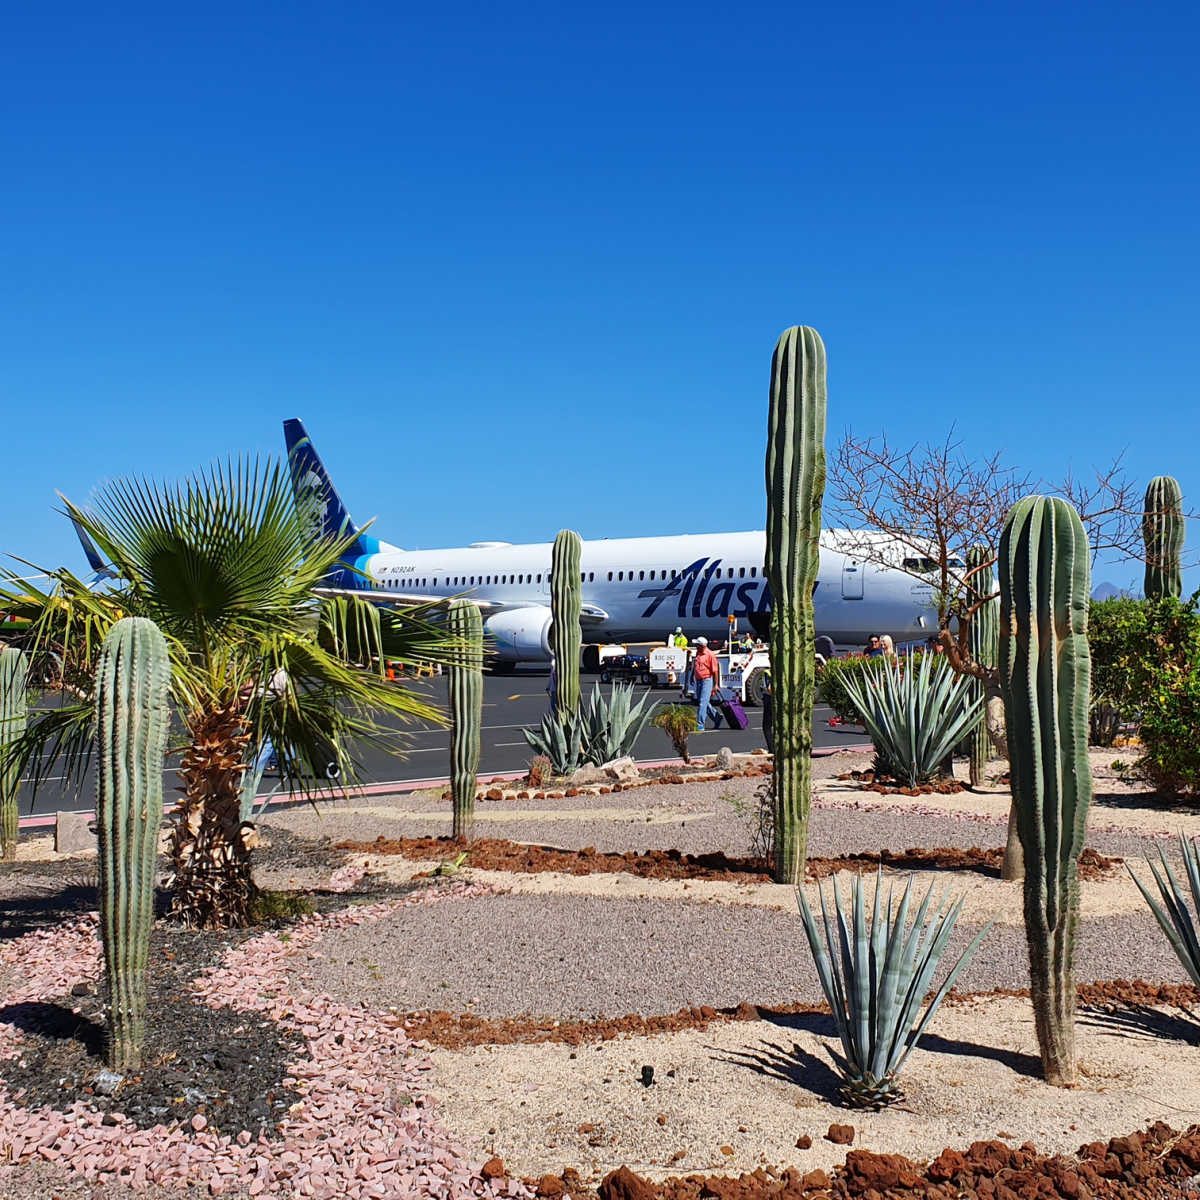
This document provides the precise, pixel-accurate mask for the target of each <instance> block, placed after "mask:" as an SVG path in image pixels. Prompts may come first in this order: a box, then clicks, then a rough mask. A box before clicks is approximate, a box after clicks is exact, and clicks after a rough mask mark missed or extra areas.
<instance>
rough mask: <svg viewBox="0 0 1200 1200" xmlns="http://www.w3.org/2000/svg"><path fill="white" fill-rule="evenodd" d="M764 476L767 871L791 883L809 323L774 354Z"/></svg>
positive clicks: (804, 659)
mask: <svg viewBox="0 0 1200 1200" xmlns="http://www.w3.org/2000/svg"><path fill="white" fill-rule="evenodd" d="M766 483H767V557H766V576H767V585H768V587H769V588H770V590H771V677H772V688H773V690H774V696H775V705H774V713H775V722H774V724H775V728H774V738H773V743H774V744H773V746H772V749H773V750H774V753H775V771H774V782H773V799H772V803H773V808H774V817H775V854H774V862H773V864H772V874H773V876H774V878H775V882H776V883H792V884H798V883H800V882H801V881H802V880H803V878H804V869H805V860H806V857H807V852H808V813H809V807H810V804H811V801H812V796H811V784H812V763H811V755H812V707H813V691H814V686H815V682H816V663H815V658H814V655H815V649H814V646H813V601H812V597H813V588H814V587H815V586H816V583H817V573H818V571H819V569H820V565H821V550H820V536H821V500H822V498H823V496H824V492H825V344H824V342H822V341H821V337H820V334H818V333H817V331H816V330H815V329H810V328H809V327H808V326H807V325H795V326H793V327H792V328H791V329H788V330H785V331H784V333H783V334H782V335H781V336H780V338H779V341H778V343H777V344H776V346H775V354H774V357H773V358H772V360H771V407H770V415H769V416H768V419H767V460H766Z"/></svg>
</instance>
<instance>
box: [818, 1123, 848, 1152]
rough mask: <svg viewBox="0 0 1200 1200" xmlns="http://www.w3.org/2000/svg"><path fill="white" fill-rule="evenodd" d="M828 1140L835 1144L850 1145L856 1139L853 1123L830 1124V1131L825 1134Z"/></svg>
mask: <svg viewBox="0 0 1200 1200" xmlns="http://www.w3.org/2000/svg"><path fill="white" fill-rule="evenodd" d="M825 1140H826V1141H827V1142H832V1143H833V1144H834V1145H835V1146H849V1145H850V1143H851V1142H852V1141H854V1126H853V1125H838V1124H837V1123H836V1122H835V1123H834V1124H833V1125H830V1127H829V1132H828V1133H827V1134H826V1135H825Z"/></svg>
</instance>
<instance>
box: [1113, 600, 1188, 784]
mask: <svg viewBox="0 0 1200 1200" xmlns="http://www.w3.org/2000/svg"><path fill="white" fill-rule="evenodd" d="M1144 606H1145V612H1146V637H1145V642H1144V643H1143V651H1142V654H1141V656H1140V665H1137V666H1135V667H1134V669H1132V670H1131V672H1130V678H1131V683H1130V687H1131V691H1132V699H1133V703H1134V706H1135V709H1136V711H1137V715H1138V736H1139V737H1140V738H1141V742H1142V756H1141V758H1139V759H1138V760H1137V762H1136V763H1135V764H1134V771H1135V772H1136V773H1137V774H1138V775H1140V776H1141V777H1142V778H1143V779H1145V780H1146V781H1147V782H1148V783H1150V784H1152V785H1153V786H1154V788H1155V789H1156V790H1157V791H1159V792H1161V793H1162V794H1163V795H1166V796H1179V795H1194V794H1196V793H1198V792H1200V739H1197V736H1196V731H1197V729H1200V611H1198V609H1197V597H1196V596H1195V595H1193V596H1192V597H1191V598H1190V599H1189V600H1186V601H1181V600H1176V599H1175V598H1174V597H1173V596H1166V597H1164V598H1163V599H1161V600H1147V601H1145V602H1144Z"/></svg>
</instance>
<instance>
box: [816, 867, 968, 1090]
mask: <svg viewBox="0 0 1200 1200" xmlns="http://www.w3.org/2000/svg"><path fill="white" fill-rule="evenodd" d="M913 881H914V876H912V875H909V876H908V878H907V881H906V883H905V887H904V891H903V893H902V895H901V897H900V904H899V907H898V908H897V907H896V906H895V904H894V892H893V889H892V887H891V886H890V885H889V887H888V892H887V898H886V901H883V902H882V907H881V899H882V896H883V872H882V870H880V871H879V872H878V873H877V875H876V880H875V897H874V902H873V905H872V913H871V920H870V926H869V928H868V923H867V916H866V903H865V898H864V895H863V881H862V877H861V876H856V877H855V879H854V884H853V890H852V894H851V897H850V910H851V911H850V917H849V919H847V915H846V911H845V908H844V906H843V904H842V896H841V890H840V888H839V885H838V878H837V876H836V875H835V876H834V877H833V882H832V885H831V887H830V896H829V899H828V900H827V899H826V891H825V887H824V885H823V884H821V883H818V885H817V894H818V895H819V897H820V901H821V921H822V925H823V927H824V935H825V936H824V940H823V941H822V938H821V934H820V931H819V930H818V928H817V921H816V917H815V916H814V915H813V912H812V909H811V908H810V907H809V904H808V900H807V899H806V897H805V895H804V893H803V891H802V890H801V889H800V888H797V889H796V899H797V902H798V904H799V907H800V917H801V920H802V922H803V924H804V932H805V935H806V936H807V938H808V945H809V950H810V951H811V952H812V956H813V963H814V964H815V966H816V969H817V978H818V980H819V981H820V984H821V990H822V991H823V992H824V993H825V997H826V999H827V1000H828V1001H829V1005H830V1008H831V1009H832V1010H833V1019H834V1023H835V1025H836V1027H837V1032H838V1039H839V1041H840V1042H841V1047H842V1052H841V1053H840V1054H839V1053H837V1052H836V1051H835V1050H833V1049H832V1048H831V1049H830V1055H831V1057H832V1058H833V1061H834V1063H835V1065H836V1066H837V1068H838V1071H839V1073H840V1074H841V1076H842V1081H843V1085H842V1089H841V1090H842V1097H843V1099H845V1101H846V1103H847V1104H849V1105H851V1106H852V1107H855V1108H881V1107H883V1106H884V1105H886V1104H890V1103H892V1102H893V1101H895V1100H897V1099H898V1098H899V1097H900V1094H901V1093H900V1088H899V1084H898V1083H897V1081H896V1076H897V1075H898V1073H899V1071H900V1068H901V1067H902V1066H903V1065H904V1062H905V1060H906V1059H907V1058H908V1055H909V1054H910V1052H911V1051H912V1048H913V1047H914V1046H915V1045H916V1044H917V1040H918V1039H919V1038H920V1036H921V1034H922V1033H923V1032H924V1030H925V1027H926V1026H927V1025H928V1024H929V1021H930V1020H931V1019H932V1017H933V1014H934V1013H935V1012H936V1011H937V1009H938V1007H939V1005H940V1004H941V1002H942V1000H943V999H944V998H945V995H946V993H947V992H948V991H949V990H950V988H951V987H952V986H953V984H954V981H955V979H957V978H958V975H959V972H960V971H962V969H963V967H965V966H966V964H967V963H968V962H969V961H970V959H971V957H972V955H973V954H974V953H975V951H976V949H977V948H978V947H979V944H980V942H981V941H982V940H983V938H984V936H985V935H986V934H987V932H988V930H989V929H990V928H991V924H990V923H989V924H988V925H987V926H985V927H984V929H982V930H981V931H980V932H979V933H978V934H977V935H976V937H975V938H974V939H973V940H972V942H971V944H970V945H969V946H968V947H967V948H966V950H965V951H964V952H963V954H962V955H961V957H960V958H959V959H958V961H957V962H956V963H955V964H954V966H953V967H952V968H951V969H950V971H949V972H948V973H947V975H946V977H945V979H943V981H942V983H941V986H940V987H939V988H938V989H937V991H936V992H935V993H934V995H933V997H932V998H931V1000H930V1001H929V1003H928V1005H927V1007H926V1008H925V1010H924V1012H923V1013H922V1012H921V1005H922V1004H923V1003H924V1002H925V997H926V995H927V994H928V992H929V990H930V987H931V986H932V983H933V976H934V974H935V973H936V971H937V968H938V964H939V962H940V961H941V958H942V955H943V953H944V952H945V949H946V946H947V944H948V943H949V941H950V936H951V934H952V933H953V932H954V926H955V923H956V922H957V920H958V917H959V914H960V913H961V912H962V900H961V899H960V900H957V901H948V900H947V899H946V898H945V897H944V896H942V897H939V898H938V899H937V901H936V902H934V888H933V885H932V884H930V886H929V890H928V891H927V892H926V893H925V896H924V898H923V899H922V901H921V903H920V905H919V906H918V908H917V911H916V913H915V914H914V916H913V919H912V922H911V924H910V923H909V920H908V913H909V907H910V904H911V896H912V888H913ZM931 905H932V907H933V916H932V917H930V916H929V911H930V907H931ZM831 910H832V911H831Z"/></svg>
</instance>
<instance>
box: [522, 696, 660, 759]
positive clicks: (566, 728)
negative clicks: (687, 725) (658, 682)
mask: <svg viewBox="0 0 1200 1200" xmlns="http://www.w3.org/2000/svg"><path fill="white" fill-rule="evenodd" d="M649 699H650V693H649V692H647V693H646V694H645V695H643V696H642V698H641V699H640V700H639V701H638V702H637V703H636V704H634V703H633V685H632V684H621V683H618V684H615V685H614V686H613V689H612V691H611V692H610V693H607V694H606V693H604V692H602V691H601V690H600V685H599V684H597V685H596V687H595V688H593V689H592V695H591V698H590V699H589V700H588V702H587V703H586V704H581V705H580V707H579V711H578V712H576V713H567V714H564V713H562V712H560V711H559V710H557V709H556V710H555V711H554V712H552V713H549V714H548V715H547V716H544V717H543V718H542V723H541V725H540V726H539V727H538V728H537V729H522V730H521V732H522V734H523V735H524V737H525V740H526V741H527V742H528V743H529V745H530V747H531V749H533V750H534V751H535V753H536V754H537V755H538V756H545V757H546V758H548V759H549V760H550V763H551V765H552V767H553V770H554V773H555V774H556V775H570V774H571V772H572V771H575V770H577V769H578V768H579V767H581V766H583V765H584V764H585V763H593V764H594V765H595V766H601V765H602V764H604V763H606V762H611V761H612V760H613V759H614V758H624V757H625V756H626V755H629V754H632V753H633V746H634V743H635V742H636V741H637V739H638V737H639V736H640V735H641V732H642V730H643V729H644V728H645V727H646V722H647V721H648V720H649V718H650V714H651V713H652V712H653V711H654V710H655V708H656V707H657V706H656V705H654V704H651V705H650V707H649V708H647V707H646V704H647V702H648V701H649Z"/></svg>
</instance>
